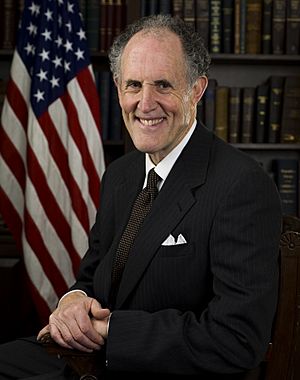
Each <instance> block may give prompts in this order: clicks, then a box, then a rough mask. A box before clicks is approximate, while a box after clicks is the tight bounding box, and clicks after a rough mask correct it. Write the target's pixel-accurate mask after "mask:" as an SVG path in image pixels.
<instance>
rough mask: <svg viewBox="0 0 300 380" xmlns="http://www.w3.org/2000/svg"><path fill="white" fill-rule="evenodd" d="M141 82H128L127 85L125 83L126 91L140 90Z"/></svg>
mask: <svg viewBox="0 0 300 380" xmlns="http://www.w3.org/2000/svg"><path fill="white" fill-rule="evenodd" d="M141 86H142V85H141V82H139V81H137V80H129V81H128V82H127V83H126V89H132V90H136V89H139V88H141Z"/></svg>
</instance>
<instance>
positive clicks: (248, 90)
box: [241, 87, 255, 144]
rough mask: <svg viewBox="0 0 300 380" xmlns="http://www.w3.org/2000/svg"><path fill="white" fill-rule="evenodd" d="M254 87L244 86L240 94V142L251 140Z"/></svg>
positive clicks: (247, 142)
mask: <svg viewBox="0 0 300 380" xmlns="http://www.w3.org/2000/svg"><path fill="white" fill-rule="evenodd" d="M254 99H255V88H254V87H245V88H244V89H243V95H242V131H241V142H242V143H244V144H249V143H252V142H253V125H254Z"/></svg>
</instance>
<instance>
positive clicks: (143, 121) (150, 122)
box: [139, 117, 164, 126]
mask: <svg viewBox="0 0 300 380" xmlns="http://www.w3.org/2000/svg"><path fill="white" fill-rule="evenodd" d="M163 120H164V118H163V117H160V118H159V119H141V118H139V121H140V122H141V124H143V125H145V126H153V125H157V124H159V123H161V122H162V121H163Z"/></svg>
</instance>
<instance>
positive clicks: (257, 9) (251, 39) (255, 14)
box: [246, 0, 262, 54]
mask: <svg viewBox="0 0 300 380" xmlns="http://www.w3.org/2000/svg"><path fill="white" fill-rule="evenodd" d="M246 17H247V18H246V53H248V54H260V52H261V34H262V29H261V26H262V24H261V22H262V2H261V0H248V1H247V16H246Z"/></svg>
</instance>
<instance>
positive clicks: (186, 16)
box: [183, 0, 196, 29]
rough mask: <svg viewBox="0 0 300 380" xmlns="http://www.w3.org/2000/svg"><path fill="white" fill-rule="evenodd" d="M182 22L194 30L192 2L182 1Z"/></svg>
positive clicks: (190, 0) (193, 7) (193, 5)
mask: <svg viewBox="0 0 300 380" xmlns="http://www.w3.org/2000/svg"><path fill="white" fill-rule="evenodd" d="M183 20H184V22H185V23H186V24H187V25H189V26H190V27H191V28H193V29H195V27H196V25H195V4H194V0H184V2H183Z"/></svg>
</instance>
